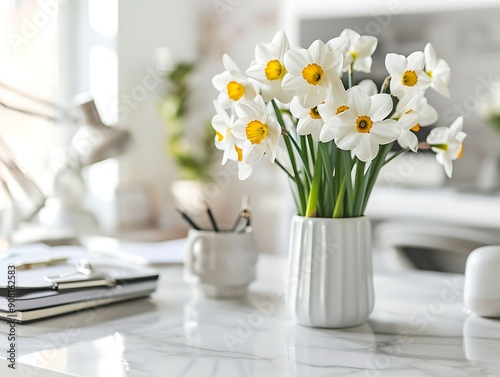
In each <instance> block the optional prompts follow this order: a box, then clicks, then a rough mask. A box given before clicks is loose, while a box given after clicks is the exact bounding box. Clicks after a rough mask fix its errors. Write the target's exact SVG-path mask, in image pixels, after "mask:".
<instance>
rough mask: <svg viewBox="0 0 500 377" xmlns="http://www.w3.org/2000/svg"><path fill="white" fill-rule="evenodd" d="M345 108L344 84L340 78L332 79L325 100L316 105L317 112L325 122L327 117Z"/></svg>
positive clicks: (335, 114)
mask: <svg viewBox="0 0 500 377" xmlns="http://www.w3.org/2000/svg"><path fill="white" fill-rule="evenodd" d="M347 109H348V107H347V92H346V90H345V88H344V84H343V83H342V81H341V80H340V79H338V80H334V81H333V82H332V84H331V86H330V90H329V91H328V95H327V97H326V99H325V102H323V103H321V104H320V105H318V112H319V114H320V115H321V118H323V119H324V120H325V122H327V121H328V120H329V119H331V118H333V117H334V116H337V115H338V114H340V113H341V112H343V111H345V110H347Z"/></svg>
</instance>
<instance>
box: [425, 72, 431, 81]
mask: <svg viewBox="0 0 500 377" xmlns="http://www.w3.org/2000/svg"><path fill="white" fill-rule="evenodd" d="M425 73H427V76H429V77H430V78H431V79H432V71H425Z"/></svg>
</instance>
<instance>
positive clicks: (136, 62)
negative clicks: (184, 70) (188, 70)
mask: <svg viewBox="0 0 500 377" xmlns="http://www.w3.org/2000/svg"><path fill="white" fill-rule="evenodd" d="M194 15H195V12H194V8H193V3H192V1H190V0H187V1H186V0H185V1H164V0H142V1H136V0H121V1H120V2H119V13H118V19H119V32H118V40H117V54H118V62H119V78H118V88H119V101H120V102H119V108H118V112H119V119H120V120H119V122H120V125H122V126H125V127H126V128H127V129H128V130H129V131H130V132H131V134H132V140H133V143H132V146H131V147H130V149H129V150H128V152H127V154H126V155H125V156H123V157H122V158H121V160H120V174H119V175H120V184H121V185H124V186H127V185H131V184H137V183H139V184H143V183H147V184H151V185H155V186H156V194H157V198H158V201H159V202H158V204H159V206H160V207H161V208H164V207H165V206H166V205H167V204H168V203H170V202H171V195H170V183H171V181H172V180H173V178H174V169H173V166H172V163H171V161H170V160H169V159H168V158H167V156H166V154H165V149H164V140H165V134H164V131H163V128H164V127H163V124H162V122H161V120H160V118H159V117H158V115H157V112H156V104H157V102H158V94H159V87H160V86H159V78H158V77H156V76H155V75H154V72H155V55H154V50H155V49H156V48H158V47H168V48H170V49H171V50H172V52H173V53H174V54H175V56H178V57H179V58H182V59H192V58H194V56H195V50H196V33H197V24H196V22H195V16H194Z"/></svg>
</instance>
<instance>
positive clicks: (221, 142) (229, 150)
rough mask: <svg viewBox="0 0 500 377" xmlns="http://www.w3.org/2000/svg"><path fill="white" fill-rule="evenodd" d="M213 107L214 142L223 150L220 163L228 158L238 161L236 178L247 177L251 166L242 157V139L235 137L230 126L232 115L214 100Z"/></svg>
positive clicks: (232, 121)
mask: <svg viewBox="0 0 500 377" xmlns="http://www.w3.org/2000/svg"><path fill="white" fill-rule="evenodd" d="M214 107H215V110H216V111H217V114H216V115H214V117H213V118H212V127H213V129H214V130H215V140H214V144H215V147H216V148H217V149H218V150H221V151H224V154H223V156H222V165H225V164H226V162H227V161H228V160H231V161H236V162H237V163H238V178H239V179H240V180H245V179H247V178H248V177H249V176H250V175H251V174H252V166H250V165H248V164H247V163H246V161H245V160H244V158H243V149H242V147H243V144H244V140H238V139H236V138H235V137H234V136H233V134H232V132H231V126H232V125H233V123H234V117H233V115H232V114H231V115H229V114H228V113H227V111H226V110H225V109H224V108H223V107H222V106H221V104H220V103H218V102H217V101H214Z"/></svg>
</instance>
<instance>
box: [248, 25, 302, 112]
mask: <svg viewBox="0 0 500 377" xmlns="http://www.w3.org/2000/svg"><path fill="white" fill-rule="evenodd" d="M288 50H290V43H289V42H288V38H287V36H286V34H285V32H284V31H279V32H278V33H276V35H275V36H274V38H273V40H272V42H271V43H259V44H258V45H257V46H256V47H255V62H254V64H253V65H252V66H251V67H250V68H248V69H247V71H246V74H247V75H248V76H250V77H252V78H254V79H255V80H257V81H259V82H260V83H262V88H261V91H262V98H264V101H266V102H267V101H270V100H272V99H273V98H276V99H277V100H278V101H280V102H282V103H289V102H290V101H291V100H292V97H293V96H292V95H291V94H288V93H285V92H284V91H283V88H282V86H281V84H282V82H283V77H285V75H286V68H285V53H286V52H287V51H288Z"/></svg>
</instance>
